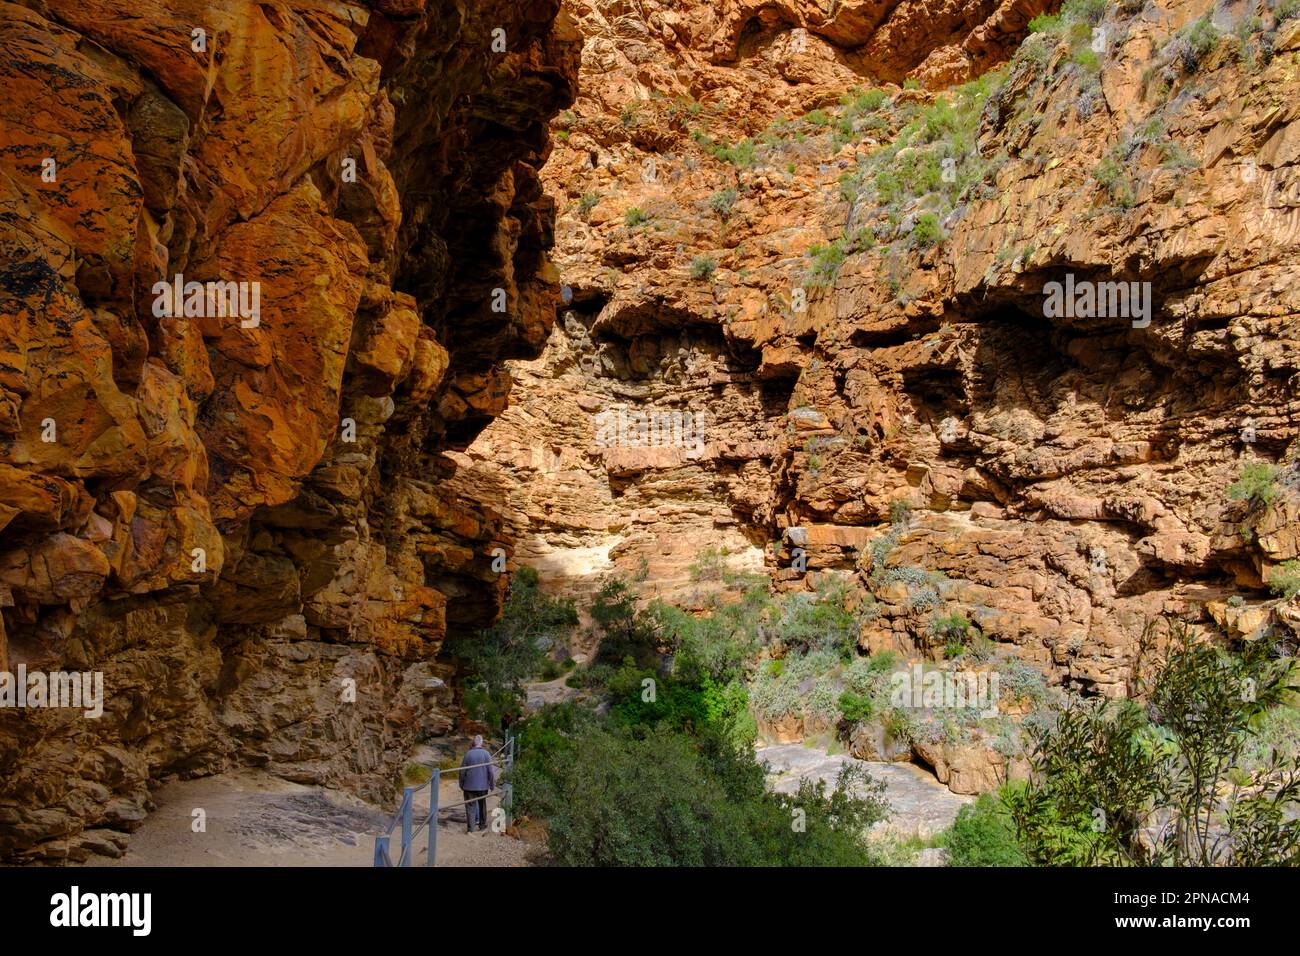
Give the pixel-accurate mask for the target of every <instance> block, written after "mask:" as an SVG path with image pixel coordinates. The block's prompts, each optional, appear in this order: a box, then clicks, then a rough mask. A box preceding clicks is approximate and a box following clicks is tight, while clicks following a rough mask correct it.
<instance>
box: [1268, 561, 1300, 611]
mask: <svg viewBox="0 0 1300 956" xmlns="http://www.w3.org/2000/svg"><path fill="white" fill-rule="evenodd" d="M1268 586H1269V589H1270V590H1271V591H1272V592H1273V593H1274V594H1276V595H1278V596H1279V597H1282V598H1285V599H1286V600H1288V601H1289V600H1290V599H1291V598H1293V597H1295V596H1296V595H1298V594H1300V559H1293V560H1291V561H1283V562H1282V563H1281V564H1279V565H1278V566H1277V567H1276V568H1274V569H1273V573H1272V574H1270V575H1269V576H1268Z"/></svg>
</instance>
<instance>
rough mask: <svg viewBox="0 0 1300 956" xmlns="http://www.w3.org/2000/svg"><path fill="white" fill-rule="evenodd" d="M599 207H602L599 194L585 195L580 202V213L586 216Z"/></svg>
mask: <svg viewBox="0 0 1300 956" xmlns="http://www.w3.org/2000/svg"><path fill="white" fill-rule="evenodd" d="M598 205H600V194H599V193H584V194H583V197H582V198H581V199H580V200H578V212H579V213H580V214H581V215H584V216H585V215H587V213H589V212H591V211H592V210H593V209H595V208H596V207H597V206H598Z"/></svg>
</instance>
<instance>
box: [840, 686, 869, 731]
mask: <svg viewBox="0 0 1300 956" xmlns="http://www.w3.org/2000/svg"><path fill="white" fill-rule="evenodd" d="M839 705H840V714H841V715H842V716H843V717H844V719H845V720H847V721H849V722H850V723H854V724H856V723H861V722H862V721H865V720H870V719H871V715H872V713H873V712H874V710H875V705H874V702H873V701H872V699H871V698H870V697H868V696H866V695H865V694H855V693H853V691H851V690H846V691H844V693H842V694H840V702H839Z"/></svg>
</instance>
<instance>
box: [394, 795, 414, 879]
mask: <svg viewBox="0 0 1300 956" xmlns="http://www.w3.org/2000/svg"><path fill="white" fill-rule="evenodd" d="M414 803H415V788H414V787H407V788H406V789H405V790H404V791H403V794H402V859H401V860H400V861H399V862H398V864H397V865H398V866H410V865H411V809H412V806H413V805H414Z"/></svg>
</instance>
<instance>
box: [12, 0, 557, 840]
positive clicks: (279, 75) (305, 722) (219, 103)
mask: <svg viewBox="0 0 1300 956" xmlns="http://www.w3.org/2000/svg"><path fill="white" fill-rule="evenodd" d="M558 6H559V4H558V0H537V2H530V3H527V4H518V3H513V2H504V0H502V2H488V3H472V4H471V3H462V2H453V3H434V4H427V5H426V4H425V3H424V2H423V0H376V2H374V3H368V4H363V3H338V4H308V5H306V6H304V5H302V4H287V3H278V2H272V3H261V4H251V5H250V4H245V3H242V2H236V0H230V2H224V3H221V2H219V3H215V4H213V3H197V2H181V3H158V2H148V0H146V2H145V3H143V4H141V3H129V4H128V3H123V2H121V0H75V2H74V0H32V2H25V3H20V4H17V5H15V4H13V3H2V4H0V50H3V53H0V76H2V77H3V80H4V86H5V90H6V96H5V98H4V101H3V103H0V211H2V212H0V258H2V259H3V265H0V324H2V325H3V335H2V336H0V607H2V608H3V630H0V670H9V671H13V670H15V669H16V668H18V667H19V666H24V667H26V668H27V669H28V670H30V671H55V670H78V671H99V672H102V673H103V675H104V689H105V698H106V699H105V703H104V713H103V716H102V718H100V719H98V720H96V719H88V718H85V717H83V716H82V714H81V712H80V711H74V710H67V709H29V710H20V711H14V710H8V709H6V710H0V857H7V858H15V857H22V858H32V857H35V858H44V859H64V858H72V859H79V858H84V857H85V856H86V855H87V852H88V849H87V848H98V849H103V848H104V847H105V846H108V847H110V848H111V847H112V846H114V845H116V844H115V840H114V839H113V838H111V837H110V838H105V836H104V834H103V832H101V831H103V830H104V829H106V828H107V829H109V830H120V829H124V828H129V827H130V826H131V825H132V824H133V823H134V822H136V821H138V820H139V819H140V818H141V817H142V816H143V814H144V812H145V809H146V807H147V805H148V785H149V783H150V782H151V781H153V780H156V779H157V778H159V777H161V776H163V775H166V774H182V775H183V774H196V773H204V772H211V771H213V770H216V769H219V768H221V767H223V766H226V765H227V764H229V763H230V762H249V763H256V764H264V765H267V766H269V767H271V768H272V769H274V770H275V771H276V772H279V773H281V774H284V775H285V776H288V777H291V778H293V779H295V780H301V781H311V782H324V783H329V784H332V785H342V786H348V787H351V788H353V789H355V790H357V791H359V792H361V793H363V794H365V795H369V796H376V797H384V796H387V795H388V794H389V792H390V790H391V786H392V781H393V779H394V770H395V767H396V765H397V762H398V761H400V760H401V759H403V757H404V755H405V753H406V751H407V750H408V748H409V745H410V743H411V741H412V740H413V738H414V737H415V735H416V734H417V733H420V732H422V731H423V732H438V731H439V730H444V729H446V728H447V727H448V726H449V724H450V722H451V720H452V718H453V717H454V716H455V708H454V705H453V701H452V692H451V690H450V689H449V688H447V687H445V686H444V685H443V683H442V682H441V681H437V680H434V679H433V678H434V677H435V676H436V675H437V674H439V673H440V674H441V675H442V676H443V677H446V676H447V674H446V668H445V667H443V666H442V665H436V664H434V663H432V662H433V660H434V658H435V655H436V654H437V652H438V649H439V647H440V645H441V642H442V640H443V637H444V634H445V633H446V631H447V629H448V628H449V627H452V628H454V627H456V626H474V625H476V624H477V625H481V624H483V623H486V622H487V621H488V620H490V619H491V617H492V615H493V613H494V612H495V609H496V595H497V593H498V588H499V586H500V585H499V576H498V575H495V574H493V573H492V572H491V569H490V561H491V557H490V554H489V553H488V552H489V545H490V542H492V541H493V540H494V539H495V538H497V536H498V535H499V533H500V524H501V516H500V515H499V514H497V513H495V512H494V511H492V510H491V509H490V508H487V507H484V506H482V505H480V504H478V503H477V502H475V501H474V500H472V499H468V500H467V499H466V498H464V497H463V496H461V495H460V494H459V493H458V492H457V491H456V489H455V482H454V481H452V480H448V477H449V476H450V475H451V473H452V472H453V471H454V464H453V463H452V462H451V461H450V460H449V459H446V458H445V457H443V454H444V452H446V451H447V450H449V449H455V448H457V447H463V446H464V445H466V444H467V443H468V442H469V441H471V440H472V439H473V437H474V436H475V435H476V434H477V432H478V431H479V430H480V429H481V428H482V426H483V425H484V424H485V423H486V422H487V421H488V420H489V419H490V417H491V416H492V415H494V414H496V413H497V412H498V411H499V410H500V409H501V407H502V406H503V404H504V399H505V394H506V385H507V382H508V378H507V376H506V374H505V372H504V371H503V370H502V368H501V365H500V362H501V360H503V359H506V358H521V357H527V356H530V355H535V354H536V353H537V351H538V350H539V349H540V347H541V344H542V342H543V341H544V339H545V337H546V334H547V331H548V330H549V327H550V324H551V322H552V320H553V316H554V311H555V306H554V301H553V299H554V296H555V295H556V287H555V284H554V270H553V268H552V267H551V266H550V264H549V262H548V259H547V249H548V248H549V247H550V245H551V241H552V217H553V203H552V201H551V200H550V199H549V198H547V197H546V196H545V195H544V194H543V192H542V189H541V185H540V180H539V170H540V167H541V165H542V163H543V162H544V161H545V159H546V156H547V152H548V148H549V144H548V130H547V122H548V121H549V119H550V118H551V117H553V116H554V115H555V113H556V112H557V111H558V110H559V109H561V108H562V107H564V106H565V105H567V104H568V103H569V102H570V101H571V100H572V97H573V92H574V81H575V79H576V72H577V63H578V55H579V49H580V45H581V40H580V37H579V36H578V34H577V33H576V31H575V30H574V29H573V27H572V24H571V23H570V22H569V20H568V18H567V17H564V16H559V17H558V19H557V15H558ZM177 276H182V277H183V278H182V279H180V280H177V281H180V282H183V283H190V282H194V283H231V284H232V285H231V286H230V287H229V288H228V289H227V288H226V287H220V288H219V289H218V288H216V287H209V288H210V289H211V291H208V290H205V289H204V288H203V287H198V288H199V292H198V293H196V294H194V295H191V294H190V293H189V292H188V291H186V292H185V297H184V301H183V302H177V303H176V304H175V305H176V307H175V308H174V309H169V308H168V307H167V306H168V305H169V304H170V303H169V302H167V300H166V298H163V297H162V294H161V293H162V290H163V289H164V288H166V286H167V285H169V284H170V283H172V282H173V281H174V280H175V277H177ZM155 283H163V284H164V285H163V286H159V287H157V288H155ZM235 283H246V285H244V286H243V287H242V288H240V287H238V286H236V285H234V284H235ZM254 284H255V285H254ZM227 292H229V293H230V298H229V299H228V300H227V299H226V298H225V296H226V293H227ZM241 293H242V296H243V297H242V299H241V297H240V296H241ZM167 298H170V296H168V297H167ZM241 306H242V308H241ZM223 307H225V308H223Z"/></svg>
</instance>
